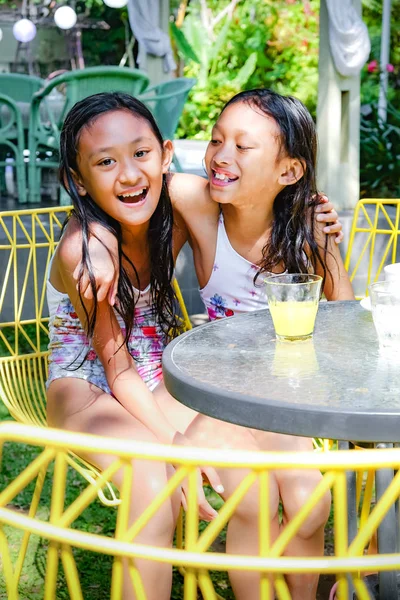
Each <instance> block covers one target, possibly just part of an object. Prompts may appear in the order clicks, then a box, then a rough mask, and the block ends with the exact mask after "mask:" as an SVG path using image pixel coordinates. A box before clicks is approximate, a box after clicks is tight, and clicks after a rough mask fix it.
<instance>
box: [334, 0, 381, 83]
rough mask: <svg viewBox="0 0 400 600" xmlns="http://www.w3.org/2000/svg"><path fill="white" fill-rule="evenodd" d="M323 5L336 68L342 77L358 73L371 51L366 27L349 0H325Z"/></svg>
mask: <svg viewBox="0 0 400 600" xmlns="http://www.w3.org/2000/svg"><path fill="white" fill-rule="evenodd" d="M326 6H327V8H328V13H329V43H330V47H331V53H332V56H333V60H334V63H335V67H336V69H337V70H338V71H339V73H340V74H341V75H343V76H345V77H351V76H353V75H358V73H359V72H360V70H361V68H362V67H363V65H364V64H365V62H366V61H367V59H368V56H369V54H370V52H371V42H370V40H369V36H368V29H367V26H366V25H365V23H364V22H363V20H362V18H361V16H360V15H359V14H358V12H357V10H356V9H355V7H354V6H353V2H352V0H326Z"/></svg>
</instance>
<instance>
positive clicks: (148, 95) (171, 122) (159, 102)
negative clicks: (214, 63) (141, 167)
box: [139, 77, 196, 172]
mask: <svg viewBox="0 0 400 600" xmlns="http://www.w3.org/2000/svg"><path fill="white" fill-rule="evenodd" d="M195 83H196V79H189V78H187V77H178V78H177V79H171V80H170V81H165V82H164V83H159V84H158V85H154V86H152V87H150V88H148V89H147V90H146V91H145V93H144V94H142V95H140V96H139V100H141V101H142V102H144V104H146V106H147V107H148V108H149V109H150V110H151V112H152V113H153V115H154V117H155V119H156V121H157V123H158V126H159V128H160V130H161V133H162V135H163V137H164V138H165V139H169V140H173V139H174V135H175V131H176V128H177V127H178V123H179V119H180V118H181V114H182V110H183V107H184V106H185V102H186V100H187V97H188V95H189V92H190V90H191V89H192V87H193V86H194V85H195ZM173 163H174V165H175V168H176V170H177V171H180V172H182V167H181V164H180V162H179V160H178V158H177V157H176V154H174V159H173Z"/></svg>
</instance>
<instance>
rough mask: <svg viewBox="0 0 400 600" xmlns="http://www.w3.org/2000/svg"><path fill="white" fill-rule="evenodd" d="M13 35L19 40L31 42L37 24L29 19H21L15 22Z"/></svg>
mask: <svg viewBox="0 0 400 600" xmlns="http://www.w3.org/2000/svg"><path fill="white" fill-rule="evenodd" d="M13 35H14V37H15V39H16V40H18V42H24V43H27V42H31V41H32V40H33V38H34V37H35V35H36V26H35V24H34V23H32V21H30V20H29V19H20V20H19V21H17V22H16V23H14V27H13Z"/></svg>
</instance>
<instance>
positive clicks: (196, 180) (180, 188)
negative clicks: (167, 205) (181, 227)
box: [168, 173, 219, 218]
mask: <svg viewBox="0 0 400 600" xmlns="http://www.w3.org/2000/svg"><path fill="white" fill-rule="evenodd" d="M168 189H169V194H170V197H171V202H172V205H173V207H174V209H175V210H177V211H178V212H179V213H180V214H181V215H182V216H183V217H184V218H185V217H186V216H187V215H190V214H191V213H192V211H193V210H195V211H196V214H210V215H212V214H214V213H215V214H216V215H218V214H219V206H218V204H217V203H216V202H214V201H213V200H211V197H210V190H209V185H208V181H207V179H205V178H204V177H200V176H199V175H192V174H190V173H171V174H169V176H168Z"/></svg>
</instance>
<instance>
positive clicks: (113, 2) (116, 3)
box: [103, 0, 128, 8]
mask: <svg viewBox="0 0 400 600" xmlns="http://www.w3.org/2000/svg"><path fill="white" fill-rule="evenodd" d="M103 2H104V4H105V5H106V6H109V7H110V8H123V7H124V6H126V5H127V4H128V0H103Z"/></svg>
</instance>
